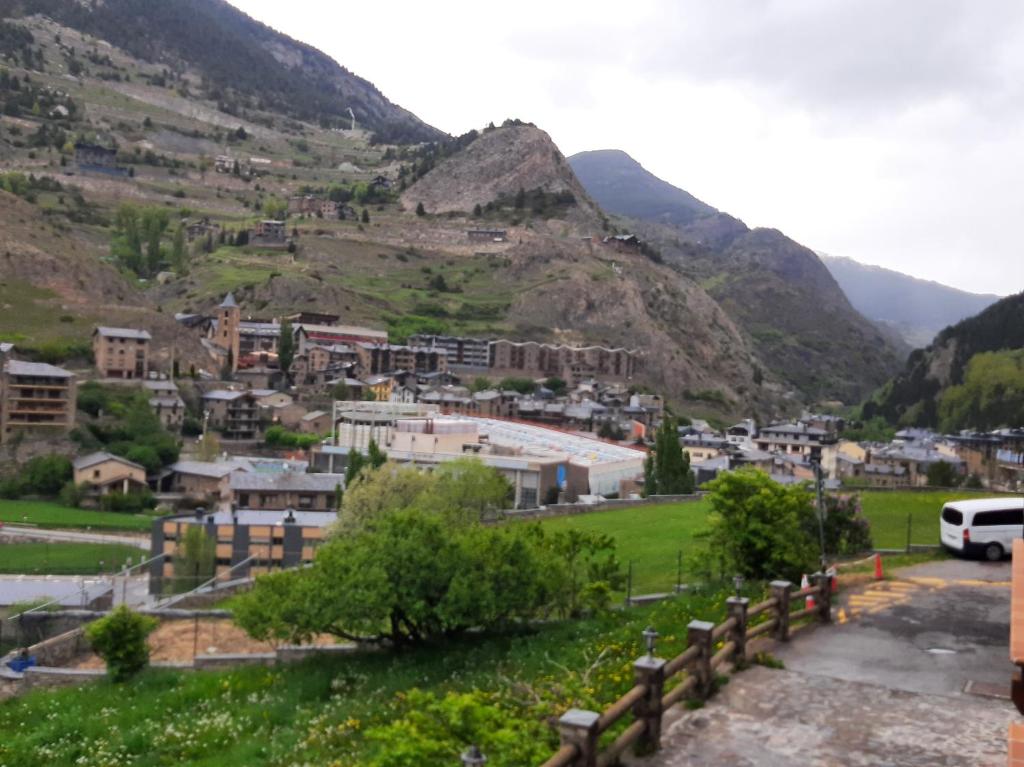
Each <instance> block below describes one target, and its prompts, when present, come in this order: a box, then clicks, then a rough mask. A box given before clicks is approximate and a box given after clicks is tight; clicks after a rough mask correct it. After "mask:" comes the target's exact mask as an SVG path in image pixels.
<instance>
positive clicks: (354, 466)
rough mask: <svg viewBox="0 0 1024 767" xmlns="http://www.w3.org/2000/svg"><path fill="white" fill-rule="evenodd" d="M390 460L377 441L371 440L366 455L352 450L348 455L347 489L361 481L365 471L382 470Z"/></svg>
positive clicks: (346, 468) (346, 469)
mask: <svg viewBox="0 0 1024 767" xmlns="http://www.w3.org/2000/svg"><path fill="white" fill-rule="evenodd" d="M387 460H388V455H387V453H385V452H384V451H383V450H381V449H380V447H379V446H378V445H377V441H376V440H374V439H371V440H370V443H369V444H368V445H367V446H366V455H363V454H362V453H361V452H360V451H358V450H351V451H349V454H348V465H347V466H346V467H345V488H346V489H348V488H351V487H352V485H353V483H354V482H355V481H356V480H357V479H359V477H360V475H361V474H362V472H363V469H368V470H371V471H372V470H373V469H377V468H380V467H381V466H383V465H384V464H385V462H386V461H387Z"/></svg>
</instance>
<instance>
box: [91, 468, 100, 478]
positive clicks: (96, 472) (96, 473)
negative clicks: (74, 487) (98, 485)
mask: <svg viewBox="0 0 1024 767" xmlns="http://www.w3.org/2000/svg"><path fill="white" fill-rule="evenodd" d="M92 478H93V479H99V478H100V470H99V469H93V470H92Z"/></svg>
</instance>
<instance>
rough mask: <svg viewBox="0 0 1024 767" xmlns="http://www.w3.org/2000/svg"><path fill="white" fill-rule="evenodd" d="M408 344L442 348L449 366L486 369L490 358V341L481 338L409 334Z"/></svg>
mask: <svg viewBox="0 0 1024 767" xmlns="http://www.w3.org/2000/svg"><path fill="white" fill-rule="evenodd" d="M409 344H410V345H411V346H423V347H428V348H438V349H443V350H444V351H445V353H446V354H447V355H448V367H449V368H456V367H458V368H463V369H467V368H468V369H471V370H486V369H487V366H488V364H489V360H490V345H491V342H490V341H488V340H486V339H483V338H463V337H459V336H438V335H429V334H418V335H414V336H410V338H409Z"/></svg>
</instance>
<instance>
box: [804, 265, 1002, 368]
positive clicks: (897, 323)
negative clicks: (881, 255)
mask: <svg viewBox="0 0 1024 767" xmlns="http://www.w3.org/2000/svg"><path fill="white" fill-rule="evenodd" d="M818 255H819V257H820V258H821V260H822V261H823V262H824V264H825V266H827V267H828V270H829V271H830V272H831V273H832V276H833V277H835V279H836V282H838V283H839V287H841V288H842V289H843V292H844V293H845V294H846V297H847V298H849V299H850V303H851V304H853V307H854V308H855V309H856V310H857V311H859V312H860V313H861V314H863V315H864V316H865V317H867V318H868V319H869V320H873V321H875V322H878V323H881V324H882V325H885V326H887V327H891V328H892V329H894V330H895V331H896V332H898V333H899V334H900V336H901V337H902V338H903V339H904V340H905V341H906V342H907V343H908V344H910V345H911V346H913V347H915V348H917V347H922V346H927V345H928V344H929V343H930V342H931V341H932V339H933V338H935V334H936V333H938V332H939V331H940V330H942V329H943V328H945V327H947V326H949V325H952V324H954V323H956V322H959V321H960V320H962V319H964V318H965V317H970V316H972V315H975V314H977V313H978V312H980V311H982V310H983V309H985V308H986V307H989V306H991V305H992V304H994V303H995V302H996V301H998V300H999V296H996V295H992V294H979V293H968V292H967V291H964V290H959V289H957V288H951V287H949V286H948V285H942V284H940V283H938V282H932V281H931V280H922V279H919V278H917V277H911V276H910V275H907V274H902V273H900V272H895V271H893V270H891V269H885V268H883V267H881V266H868V265H866V264H861V263H859V262H857V261H854V260H853V259H851V258H840V257H835V256H828V255H825V254H822V253H819V254H818Z"/></svg>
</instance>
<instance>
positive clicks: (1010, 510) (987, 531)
mask: <svg viewBox="0 0 1024 767" xmlns="http://www.w3.org/2000/svg"><path fill="white" fill-rule="evenodd" d="M939 529H940V533H941V540H942V545H943V546H945V547H946V548H947V549H949V550H950V551H954V552H956V553H958V554H965V555H969V554H980V555H982V556H984V557H985V559H987V560H989V561H990V562H996V561H998V560H1000V559H1002V558H1003V557H1004V556H1005V555H1006V554H1009V553H1010V552H1011V551H1012V550H1013V541H1014V539H1016V538H1020V537H1022V536H1024V498H1013V497H1009V496H1007V497H1005V498H978V499H976V500H971V501H950V502H949V503H947V504H945V505H944V506H943V507H942V520H941V522H940V523H939Z"/></svg>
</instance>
